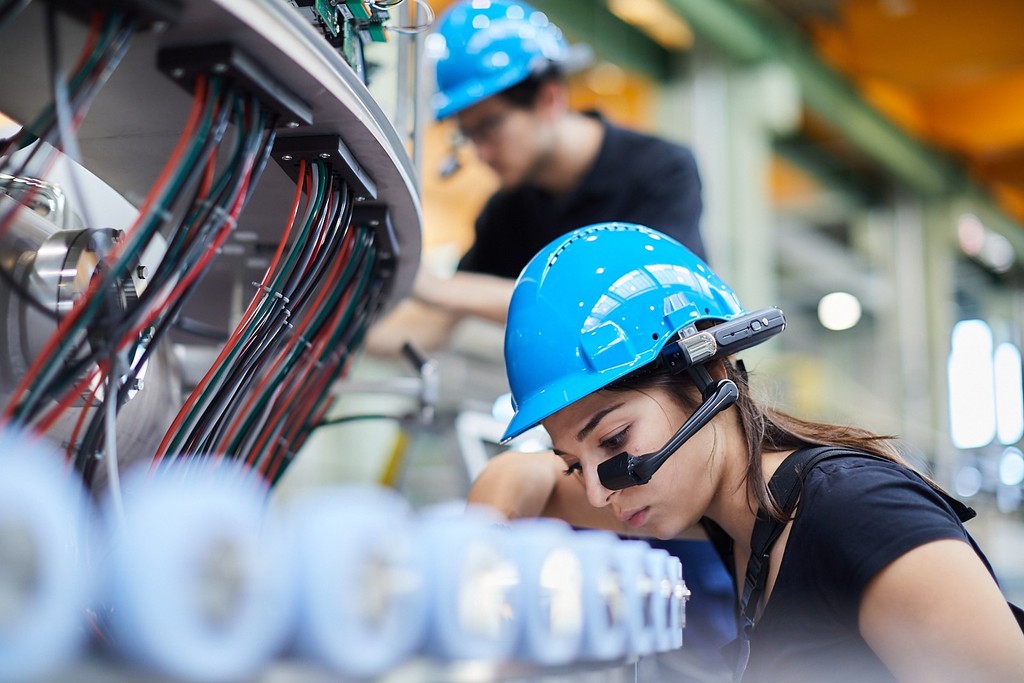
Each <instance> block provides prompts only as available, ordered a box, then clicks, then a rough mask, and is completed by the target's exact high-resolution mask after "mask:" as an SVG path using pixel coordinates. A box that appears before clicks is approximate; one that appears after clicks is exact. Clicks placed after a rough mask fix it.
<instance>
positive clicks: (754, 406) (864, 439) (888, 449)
mask: <svg viewBox="0 0 1024 683" xmlns="http://www.w3.org/2000/svg"><path fill="white" fill-rule="evenodd" d="M722 362H723V364H724V365H725V369H726V373H727V376H728V377H729V379H731V380H732V381H733V382H735V383H736V386H737V388H739V398H738V399H737V400H736V403H735V405H734V407H735V409H736V410H737V411H739V418H740V426H741V428H742V429H743V435H744V438H745V439H746V444H747V454H748V455H747V476H746V482H747V491H748V492H749V493H750V495H751V496H752V497H753V499H754V500H755V501H757V505H758V506H759V507H760V508H761V509H763V510H765V511H767V512H768V514H770V515H772V516H773V517H775V518H777V519H780V520H782V519H783V518H784V516H783V514H782V512H781V510H780V509H779V506H778V505H777V504H776V502H775V501H774V500H772V497H771V495H770V494H769V492H768V482H767V481H766V480H765V478H764V471H763V469H762V468H761V457H762V454H763V453H765V452H774V451H787V450H792V449H796V448H803V447H805V446H840V447H843V448H850V449H854V450H858V451H864V452H867V453H871V454H873V455H877V456H879V457H882V458H885V459H887V460H891V461H892V462H895V463H899V464H900V465H903V466H909V465H908V464H907V462H906V461H905V460H904V459H903V458H902V457H901V456H900V454H899V452H898V451H897V450H896V448H895V446H894V445H893V437H891V436H884V435H881V434H875V433H873V432H871V431H868V430H866V429H862V428H860V427H851V426H847V425H840V424H832V423H828V422H817V421H814V420H805V419H803V418H799V417H795V416H793V415H790V414H788V413H785V412H783V411H781V410H776V409H774V408H770V407H768V406H765V405H762V404H760V403H758V402H757V401H755V400H754V398H753V397H752V396H751V393H750V384H749V382H748V378H747V373H746V371H745V370H744V369H743V367H742V365H739V366H738V365H737V364H735V363H733V362H731V361H730V360H724V361H722ZM653 388H661V389H665V390H667V391H668V392H669V393H670V394H671V395H672V396H674V397H675V398H676V399H677V400H678V401H679V402H680V404H681V405H682V406H683V407H684V408H686V409H688V410H695V409H696V408H697V406H698V405H699V404H700V394H699V393H698V392H697V390H696V386H695V385H694V384H693V382H692V381H691V380H690V379H689V377H688V375H687V374H686V373H680V372H678V371H676V370H672V369H663V370H653V371H647V372H643V373H637V374H633V375H627V376H626V377H623V378H622V379H620V380H618V381H616V382H614V383H613V384H612V385H610V386H608V387H607V389H608V390H610V391H628V390H633V391H641V392H642V391H646V390H649V389H653Z"/></svg>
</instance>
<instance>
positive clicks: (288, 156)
mask: <svg viewBox="0 0 1024 683" xmlns="http://www.w3.org/2000/svg"><path fill="white" fill-rule="evenodd" d="M293 158H294V157H292V155H291V154H282V155H281V160H282V161H291V160H292V159H293Z"/></svg>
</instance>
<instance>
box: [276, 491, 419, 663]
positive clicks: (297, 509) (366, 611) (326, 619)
mask: <svg viewBox="0 0 1024 683" xmlns="http://www.w3.org/2000/svg"><path fill="white" fill-rule="evenodd" d="M289 520H290V524H289V530H290V531H291V533H290V536H291V537H292V538H293V539H294V543H295V550H296V552H295V557H296V568H295V572H294V574H295V578H296V580H297V583H298V585H297V589H298V594H299V609H300V611H299V614H300V616H299V628H298V635H297V637H296V645H297V649H298V651H299V652H300V653H301V654H304V655H306V656H309V657H311V658H312V659H314V660H316V661H318V662H320V663H322V664H325V665H326V666H328V667H330V668H331V669H332V670H334V671H336V672H338V673H340V674H342V675H345V676H352V677H358V678H367V677H373V676H378V675H380V674H383V673H385V672H386V671H388V670H389V669H391V668H393V667H396V666H398V665H399V664H401V663H402V662H403V661H404V660H406V659H407V658H408V657H410V656H411V655H412V654H413V653H414V652H416V651H417V650H419V649H420V647H421V646H422V641H423V638H424V636H425V628H426V617H427V606H428V603H427V590H426V586H425V583H424V570H423V567H422V564H421V558H419V557H418V556H417V545H416V543H415V540H414V536H413V519H412V513H411V508H410V507H409V505H408V503H406V501H405V499H403V498H402V497H401V496H400V495H399V494H398V493H396V492H395V491H394V490H392V489H385V488H381V487H376V486H372V485H369V484H367V485H357V484H352V485H347V486H338V487H332V488H325V489H323V490H318V491H313V492H310V493H306V494H304V495H303V496H302V498H301V499H300V500H299V501H298V502H297V503H296V504H295V506H294V507H293V509H292V510H291V514H290V516H289Z"/></svg>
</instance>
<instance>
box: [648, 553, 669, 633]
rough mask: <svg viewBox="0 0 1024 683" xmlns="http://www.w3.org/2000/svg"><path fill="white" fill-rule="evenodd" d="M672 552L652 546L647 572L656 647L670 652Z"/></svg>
mask: <svg viewBox="0 0 1024 683" xmlns="http://www.w3.org/2000/svg"><path fill="white" fill-rule="evenodd" d="M669 557H671V554H670V553H669V552H668V551H667V550H665V549H664V548H651V550H650V552H648V554H647V558H646V561H647V573H648V576H649V577H650V579H651V620H652V628H653V629H654V649H655V651H656V652H668V651H669V650H672V649H673V639H672V633H671V630H670V622H671V615H670V614H669V611H670V610H671V607H672V582H671V580H670V579H669V573H668V571H669V566H668V561H667V560H668V558H669Z"/></svg>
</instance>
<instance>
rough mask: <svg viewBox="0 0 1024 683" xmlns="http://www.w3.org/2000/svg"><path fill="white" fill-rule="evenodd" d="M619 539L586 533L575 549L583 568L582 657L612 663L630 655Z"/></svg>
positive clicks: (581, 533) (579, 535)
mask: <svg viewBox="0 0 1024 683" xmlns="http://www.w3.org/2000/svg"><path fill="white" fill-rule="evenodd" d="M619 543H621V541H620V540H619V537H618V536H616V535H615V534H613V533H612V532H610V531H598V530H582V531H578V532H576V534H575V535H574V537H573V546H574V547H575V548H576V552H577V554H578V555H579V557H580V563H581V565H582V567H583V576H582V578H583V643H582V647H581V649H580V658H581V659H584V660H601V661H608V660H613V659H618V658H620V657H622V656H623V655H625V653H626V614H625V608H626V595H625V588H624V586H623V584H622V580H623V576H622V566H621V554H620V553H618V552H616V550H615V549H616V546H617V545H618V544H619Z"/></svg>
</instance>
